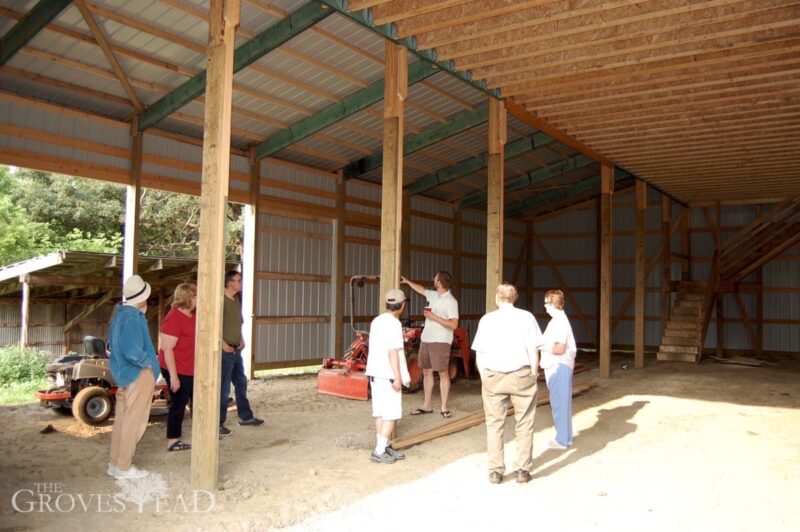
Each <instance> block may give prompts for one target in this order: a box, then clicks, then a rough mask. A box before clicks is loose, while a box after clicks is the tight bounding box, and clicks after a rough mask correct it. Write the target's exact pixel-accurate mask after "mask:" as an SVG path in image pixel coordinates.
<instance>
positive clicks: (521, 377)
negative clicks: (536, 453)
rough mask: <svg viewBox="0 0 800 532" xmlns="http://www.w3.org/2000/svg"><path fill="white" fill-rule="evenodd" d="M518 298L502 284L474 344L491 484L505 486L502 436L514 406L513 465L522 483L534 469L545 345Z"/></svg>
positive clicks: (513, 290) (540, 333)
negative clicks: (538, 380)
mask: <svg viewBox="0 0 800 532" xmlns="http://www.w3.org/2000/svg"><path fill="white" fill-rule="evenodd" d="M517 295H518V294H517V289H516V288H515V287H514V285H512V284H507V283H503V284H501V285H499V286H498V287H497V291H496V293H495V302H496V303H497V307H498V308H497V310H495V311H493V312H489V313H488V314H486V315H485V316H484V317H483V318H481V321H480V323H479V324H478V332H476V333H475V341H474V342H472V349H474V350H475V352H476V353H477V354H478V356H477V359H476V361H475V362H476V365H477V366H478V371H480V374H481V395H482V397H483V411H484V414H485V416H486V453H487V454H488V455H489V482H491V483H492V484H500V483H501V482H502V481H503V473H505V467H506V466H505V460H504V452H503V442H504V440H503V433H504V430H505V425H506V414H507V413H508V404H509V402H510V403H511V405H512V406H513V407H514V418H515V419H516V421H517V424H516V426H515V432H516V442H517V458H516V460H515V465H514V468H515V469H516V473H515V475H516V477H517V482H521V483H524V482H528V481H530V479H531V469H532V468H533V417H534V414H535V413H536V392H537V390H538V387H537V384H536V377H537V375H538V370H539V352H538V350H537V346H539V345H541V343H542V332H541V330H540V329H539V325H538V324H537V323H536V318H534V317H533V314H531V313H530V312H528V311H527V310H522V309H519V308H516V307H514V302H515V301H516V300H517Z"/></svg>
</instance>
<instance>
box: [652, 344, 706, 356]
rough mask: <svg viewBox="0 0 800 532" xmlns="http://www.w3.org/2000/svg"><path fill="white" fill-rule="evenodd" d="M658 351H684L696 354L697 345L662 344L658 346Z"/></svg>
mask: <svg viewBox="0 0 800 532" xmlns="http://www.w3.org/2000/svg"><path fill="white" fill-rule="evenodd" d="M658 350H659V351H662V352H664V353H684V354H687V355H689V354H697V346H694V347H691V346H687V345H662V346H661V347H659V348H658Z"/></svg>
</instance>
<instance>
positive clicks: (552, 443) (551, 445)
mask: <svg viewBox="0 0 800 532" xmlns="http://www.w3.org/2000/svg"><path fill="white" fill-rule="evenodd" d="M547 448H548V449H557V450H559V451H563V450H564V449H566V448H567V446H566V445H561V444H560V443H558V442H557V441H556V440H550V441H549V442H547Z"/></svg>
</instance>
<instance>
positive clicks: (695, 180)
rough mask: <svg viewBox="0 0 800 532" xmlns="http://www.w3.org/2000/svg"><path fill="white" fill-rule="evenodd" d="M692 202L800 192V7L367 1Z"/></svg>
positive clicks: (783, 2)
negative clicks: (799, 164) (799, 169)
mask: <svg viewBox="0 0 800 532" xmlns="http://www.w3.org/2000/svg"><path fill="white" fill-rule="evenodd" d="M367 8H368V9H370V10H371V12H372V15H373V18H374V22H375V24H386V23H393V24H394V25H395V26H396V30H397V35H398V37H408V36H414V37H415V39H416V43H417V47H418V48H419V49H421V50H427V49H431V48H434V49H435V50H436V52H437V57H438V59H439V60H448V59H449V60H453V61H454V62H455V65H456V67H457V68H458V69H460V70H469V71H471V72H472V75H473V77H474V78H476V79H485V80H486V82H487V83H488V85H489V86H490V87H491V88H497V89H500V91H501V92H502V95H503V96H504V97H507V98H513V100H514V101H515V102H516V103H518V104H520V105H523V106H524V107H525V108H526V109H527V110H528V111H529V112H531V113H533V114H534V115H536V116H537V117H539V118H541V119H544V120H546V121H547V122H548V123H550V124H552V125H553V126H555V127H557V128H559V129H560V130H562V131H563V132H565V133H568V134H569V135H571V136H573V137H574V138H576V139H577V140H579V141H581V142H583V143H584V144H586V145H587V146H589V147H591V148H593V149H595V150H596V151H598V152H600V153H601V154H602V155H604V156H606V157H608V158H610V159H611V160H613V161H614V163H616V164H618V165H620V166H622V167H624V168H626V169H627V170H630V171H632V172H634V173H635V174H636V175H638V176H640V177H642V178H644V179H646V180H647V181H650V182H652V183H654V184H655V185H657V186H658V187H660V188H662V189H664V190H666V191H668V192H669V193H671V194H672V195H674V196H675V197H677V198H678V199H680V200H682V201H684V202H687V203H692V204H698V203H711V202H715V201H717V200H722V201H730V202H736V201H753V200H758V199H768V198H782V197H787V196H791V195H796V194H797V193H798V191H799V190H800V172H799V171H798V163H800V4H798V3H797V2H793V1H789V0H755V1H752V0H751V1H741V0H652V1H644V2H642V1H634V0H623V1H614V0H561V1H547V0H531V1H523V0H516V1H514V0H481V1H464V0H440V1H435V0H392V1H379V0H363V1H357V0H354V1H352V2H350V4H349V9H350V10H351V11H355V10H359V9H367Z"/></svg>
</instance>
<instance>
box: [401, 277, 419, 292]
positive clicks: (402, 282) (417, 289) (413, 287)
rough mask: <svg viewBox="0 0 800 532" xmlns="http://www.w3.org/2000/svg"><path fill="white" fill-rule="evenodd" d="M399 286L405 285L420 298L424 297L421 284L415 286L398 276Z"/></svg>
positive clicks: (413, 283)
mask: <svg viewBox="0 0 800 532" xmlns="http://www.w3.org/2000/svg"><path fill="white" fill-rule="evenodd" d="M400 284H407V285H408V286H410V287H411V289H412V290H413V291H414V292H416V293H418V294H419V295H421V296H424V295H425V287H424V286H422V285H421V284H417V283H415V282H414V281H409V280H408V279H407V278H405V277H404V276H402V275H401V276H400Z"/></svg>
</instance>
